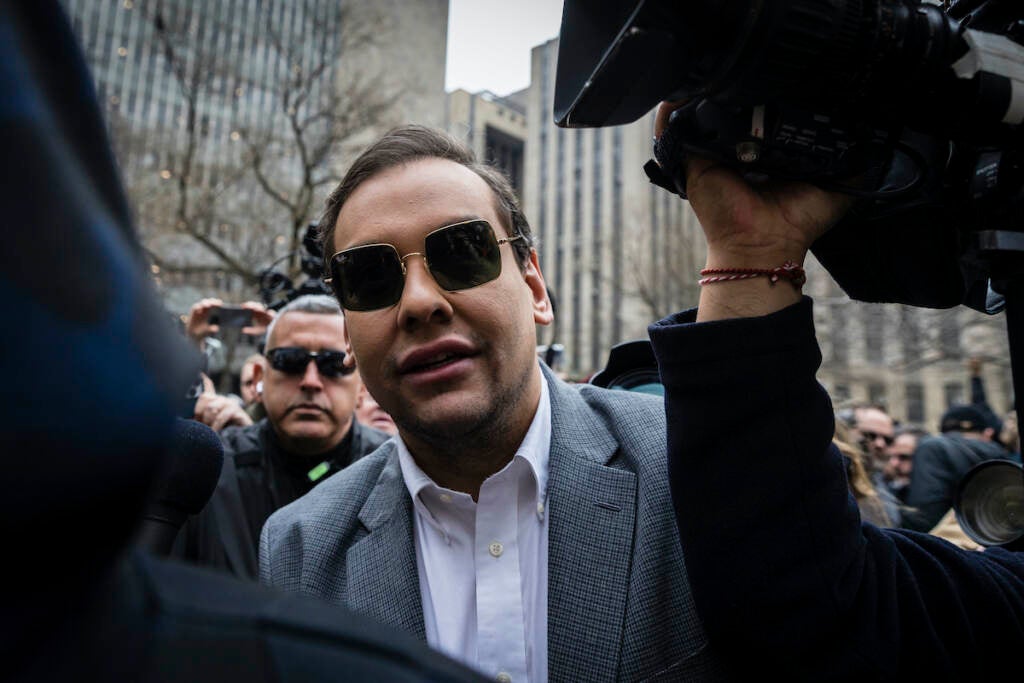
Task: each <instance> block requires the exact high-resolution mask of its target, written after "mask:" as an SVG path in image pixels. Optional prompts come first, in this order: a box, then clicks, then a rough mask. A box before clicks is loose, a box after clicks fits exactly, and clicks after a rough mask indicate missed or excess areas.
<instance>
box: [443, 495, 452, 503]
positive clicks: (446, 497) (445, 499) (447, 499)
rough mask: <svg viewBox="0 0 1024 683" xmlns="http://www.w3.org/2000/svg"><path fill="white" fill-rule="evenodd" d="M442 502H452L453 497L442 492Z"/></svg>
mask: <svg viewBox="0 0 1024 683" xmlns="http://www.w3.org/2000/svg"><path fill="white" fill-rule="evenodd" d="M441 502H442V503H450V502H452V497H451V496H449V495H448V494H447V493H442V494H441Z"/></svg>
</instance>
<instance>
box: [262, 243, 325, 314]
mask: <svg viewBox="0 0 1024 683" xmlns="http://www.w3.org/2000/svg"><path fill="white" fill-rule="evenodd" d="M317 225H318V224H317V223H310V224H309V225H308V226H306V233H305V234H304V235H303V237H302V251H301V252H300V254H299V256H300V259H301V261H300V264H301V267H302V273H303V274H304V275H305V276H306V277H305V278H303V279H302V281H301V282H300V283H299V284H298V285H297V286H296V284H295V282H294V281H293V280H292V278H291V277H289V276H288V275H287V274H286V273H282V272H281V271H279V270H274V266H276V265H277V264H278V263H280V262H281V261H284V260H286V259H289V258H291V257H292V256H293V254H286V255H284V256H282V257H281V258H280V259H278V260H277V261H275V262H274V263H273V264H271V266H270V267H269V268H267V269H266V270H264V271H263V272H262V273H260V298H261V299H262V300H263V305H265V306H266V307H267V308H269V309H272V310H275V311H276V310H280V309H281V308H282V307H284V306H285V305H286V304H287V303H288V302H290V301H292V300H293V299H296V298H298V297H300V296H303V295H305V294H327V295H329V296H330V295H333V292H331V288H330V287H329V286H328V285H327V283H325V282H324V281H323V266H322V264H323V249H322V248H321V247H320V244H319V242H318V241H317V234H318V230H319V229H318V227H317Z"/></svg>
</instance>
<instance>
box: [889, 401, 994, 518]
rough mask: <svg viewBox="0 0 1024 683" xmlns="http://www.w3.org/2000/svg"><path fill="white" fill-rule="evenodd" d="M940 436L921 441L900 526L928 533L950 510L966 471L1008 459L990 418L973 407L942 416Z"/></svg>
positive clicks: (949, 412) (957, 409)
mask: <svg viewBox="0 0 1024 683" xmlns="http://www.w3.org/2000/svg"><path fill="white" fill-rule="evenodd" d="M939 431H940V433H939V434H937V435H935V436H927V437H924V438H923V439H921V441H920V442H919V443H918V445H917V449H916V450H915V451H914V467H913V470H912V471H911V474H910V486H909V487H908V489H907V506H908V507H909V508H911V510H909V511H908V512H907V514H905V515H904V519H903V521H902V523H901V526H902V527H903V528H905V529H913V530H914V531H930V530H931V529H932V528H933V527H935V525H936V524H938V523H939V520H941V519H942V517H943V515H945V514H946V512H947V511H949V509H950V508H952V507H953V499H954V496H955V495H956V486H957V483H958V482H959V481H960V477H962V476H963V475H964V474H965V473H966V472H967V470H969V469H971V468H972V467H974V466H975V465H977V464H978V463H979V462H982V461H983V460H990V459H993V458H1009V457H1010V454H1009V452H1008V451H1007V450H1006V449H1005V448H1003V447H1002V446H1001V445H1000V444H999V442H997V441H996V440H995V439H994V438H993V437H994V436H995V429H994V428H993V427H992V426H991V417H990V416H989V415H988V414H986V413H985V412H984V411H982V410H979V409H978V408H977V407H976V406H974V405H956V406H952V407H951V408H949V409H948V410H947V411H946V412H945V413H943V415H942V419H941V421H940V423H939Z"/></svg>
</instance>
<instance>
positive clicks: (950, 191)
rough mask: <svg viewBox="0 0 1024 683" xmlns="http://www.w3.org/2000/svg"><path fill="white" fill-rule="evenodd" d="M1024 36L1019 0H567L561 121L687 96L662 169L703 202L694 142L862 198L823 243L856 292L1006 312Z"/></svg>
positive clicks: (670, 184)
mask: <svg viewBox="0 0 1024 683" xmlns="http://www.w3.org/2000/svg"><path fill="white" fill-rule="evenodd" d="M1022 42H1024V7H1022V6H1021V3H1019V2H1017V1H1014V0H961V1H959V2H953V3H949V6H948V7H940V6H939V5H937V4H933V3H928V2H921V1H920V0H772V2H754V1H753V0H694V1H692V2H687V3H678V2H675V1H673V0H640V1H639V2H635V1H634V2H599V3H595V2H592V1H590V0H586V1H584V0H567V1H566V3H565V5H564V9H563V16H562V29H561V36H560V44H559V54H558V73H557V79H556V84H555V119H556V122H557V123H558V124H559V125H560V126H563V127H587V126H610V125H617V124H623V123H628V122H631V121H635V120H636V119H638V118H639V117H640V116H642V115H644V114H645V113H647V112H649V111H650V110H651V109H652V108H653V107H654V106H655V105H657V104H658V102H660V101H675V102H679V101H683V102H685V104H683V105H682V106H681V107H680V108H679V109H678V110H677V111H676V112H674V114H673V116H672V120H671V122H670V125H669V127H668V129H667V130H666V132H665V133H664V134H663V135H662V136H661V138H660V139H659V140H658V141H657V144H656V146H655V150H654V152H655V157H656V158H657V160H658V162H659V163H657V164H656V163H649V164H648V165H647V167H646V170H647V172H648V175H649V176H650V177H651V179H652V181H654V182H655V183H657V184H659V185H661V186H663V187H665V188H667V189H669V190H670V191H672V192H676V193H679V194H680V195H682V196H684V197H685V192H686V188H685V174H684V172H683V168H684V163H685V159H686V158H687V156H688V155H690V154H694V155H699V156H702V157H706V158H711V159H714V160H716V161H718V162H719V163H723V164H727V165H729V166H732V167H733V168H736V169H737V170H739V171H741V172H743V173H744V174H745V175H747V177H748V178H750V179H752V180H755V181H756V180H758V179H760V178H775V179H790V180H802V181H807V182H812V183H814V184H817V185H819V186H822V187H825V188H828V189H834V190H840V191H844V192H847V193H850V194H856V195H859V196H861V197H863V200H862V201H861V202H860V204H859V205H858V206H857V207H855V209H854V210H853V211H851V212H850V213H849V214H848V216H847V217H846V218H845V219H844V220H843V222H842V223H841V224H840V225H838V226H836V228H834V229H833V230H831V231H830V232H829V233H827V234H826V235H825V236H824V237H823V238H822V239H820V240H819V241H818V243H816V244H815V245H814V247H813V251H814V253H815V255H816V256H817V258H818V260H819V261H821V263H822V264H823V265H824V266H825V268H826V269H827V270H828V271H829V272H830V273H831V274H832V276H833V277H834V278H835V279H836V281H837V282H838V283H839V284H840V286H842V287H843V289H844V290H845V291H846V292H847V293H848V294H849V295H850V296H851V297H852V298H855V299H859V300H862V301H876V302H897V303H905V304H910V305H915V306H925V307H930V308H949V307H953V306H956V305H959V304H961V303H963V304H966V305H968V306H971V307H972V308H975V309H977V310H981V311H986V312H995V311H996V310H998V308H999V306H1000V302H999V299H998V297H989V282H990V280H991V281H992V284H993V288H994V289H995V290H996V292H997V293H1001V289H1002V288H1001V282H1002V281H1003V280H1006V279H1008V278H1011V277H1015V276H1016V275H1017V273H1018V272H1019V270H1020V267H1019V265H1018V261H1019V253H1020V251H1022V250H1024V238H1022V237H1021V227H1020V226H1021V225H1022V219H1024V211H1022V208H1024V192H1022V186H1024V159H1022V152H1024V144H1022V140H1021V127H1020V123H1021V122H1022V121H1024V48H1022V47H1021V43H1022ZM1007 255H1008V256H1009V257H1007Z"/></svg>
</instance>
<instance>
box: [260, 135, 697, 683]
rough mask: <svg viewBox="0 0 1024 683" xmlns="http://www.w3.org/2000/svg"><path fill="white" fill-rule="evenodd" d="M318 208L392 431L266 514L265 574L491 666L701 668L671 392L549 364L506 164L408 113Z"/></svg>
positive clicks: (334, 276)
mask: <svg viewBox="0 0 1024 683" xmlns="http://www.w3.org/2000/svg"><path fill="white" fill-rule="evenodd" d="M320 225H321V226H322V227H323V229H324V235H323V240H324V250H323V251H324V254H325V256H326V257H327V264H326V265H327V271H328V273H329V277H330V282H331V285H332V287H333V288H334V291H335V293H336V296H337V297H338V300H339V301H340V302H341V306H342V308H343V309H344V311H345V321H346V322H345V349H344V350H345V351H346V352H347V353H349V355H348V356H346V358H345V363H346V364H352V365H358V368H359V372H360V374H361V375H362V378H363V381H364V382H365V384H366V386H367V388H368V389H369V390H370V392H371V393H372V394H373V396H374V397H375V398H376V399H377V401H378V402H379V403H380V405H381V406H382V407H383V408H384V409H385V410H386V411H387V412H388V413H389V414H390V415H391V417H392V418H393V419H394V421H395V424H396V425H397V426H398V435H397V436H396V437H395V438H394V439H393V440H392V441H390V442H388V443H386V444H385V445H384V446H382V447H381V448H380V449H379V450H378V451H377V452H375V453H373V454H371V455H370V456H367V457H366V458H363V459H362V460H361V461H359V462H358V463H355V464H354V465H353V466H351V467H349V468H348V469H346V470H345V471H343V472H341V473H339V474H338V475H337V476H335V477H332V478H331V479H330V480H329V481H327V482H325V483H324V484H323V485H321V486H318V487H317V488H316V489H314V490H313V491H311V492H310V493H309V494H308V495H306V496H304V497H303V498H301V499H299V500H298V501H296V502H295V503H293V504H292V505H289V506H286V507H285V508H284V509H282V510H279V511H278V512H277V513H275V514H274V515H272V516H271V518H270V519H269V520H268V521H267V524H266V525H265V527H264V530H263V536H262V538H261V542H260V578H261V580H262V581H264V582H266V583H269V584H272V585H275V586H278V587H282V588H285V589H288V590H294V591H300V592H303V593H307V594H313V595H318V596H321V597H323V598H325V599H328V600H331V601H333V602H336V603H340V604H343V605H347V606H349V607H351V608H354V609H355V610H357V611H360V612H364V613H368V614H371V615H374V616H375V617H377V618H379V619H381V620H383V621H384V622H386V623H389V624H393V625H396V626H398V627H399V628H402V629H404V630H406V631H408V632H411V633H413V634H414V635H416V636H417V637H419V638H420V639H422V640H424V641H426V642H427V643H429V644H430V645H432V646H433V647H435V648H437V649H439V650H441V651H443V652H446V653H448V654H449V655H451V656H453V657H455V658H456V659H458V660H461V661H463V662H466V663H468V664H470V665H471V666H473V667H475V668H477V669H478V670H480V671H482V672H484V674H485V675H487V676H488V677H491V678H492V679H497V680H500V681H509V680H511V681H518V682H523V681H533V682H535V683H540V682H542V681H546V680H552V681H597V680H613V679H615V680H641V679H649V678H658V679H662V678H663V679H664V680H680V679H686V678H689V677H692V676H693V675H695V674H696V673H697V672H700V673H705V674H707V673H710V672H713V671H714V670H715V668H716V666H717V662H716V661H715V659H714V656H713V653H712V651H711V649H710V648H708V647H707V641H706V638H705V636H704V632H703V629H702V627H701V624H700V621H699V619H698V618H697V616H696V613H695V609H694V605H693V601H692V599H691V596H690V590H689V585H688V582H687V579H686V572H685V569H684V563H683V552H682V546H681V544H680V541H679V538H678V535H677V534H676V531H675V526H674V521H673V519H674V517H673V511H672V505H671V502H670V498H669V490H668V481H667V475H666V471H665V438H664V435H665V420H664V416H665V411H664V406H663V404H662V400H661V399H660V398H659V397H656V396H652V395H647V394H640V393H634V392H625V391H616V390H609V389H603V388H599V387H596V386H592V385H579V386H570V385H568V384H566V383H564V382H563V381H561V380H559V379H557V378H556V377H555V376H554V375H553V373H552V372H551V371H550V369H548V368H547V367H546V366H544V365H543V364H542V363H539V361H538V359H537V355H536V346H537V333H536V326H537V325H547V324H549V323H550V322H551V321H552V307H551V302H550V300H549V298H548V294H547V290H546V287H545V284H544V278H543V275H542V274H541V271H540V267H539V264H538V257H537V253H536V251H535V249H534V248H533V238H532V235H531V232H530V228H529V225H528V223H527V221H526V219H525V217H524V215H523V213H522V211H521V210H520V208H519V204H518V200H517V198H516V196H515V194H514V192H513V190H512V188H511V186H510V184H509V183H508V181H507V179H505V178H504V176H502V175H501V174H500V173H499V172H497V171H496V170H495V169H493V168H490V167H488V166H484V165H481V164H479V163H477V162H476V160H475V159H474V157H473V155H472V153H471V152H470V151H469V150H467V149H466V148H465V146H464V145H462V144H461V143H459V142H457V141H455V140H454V139H452V138H450V137H449V136H448V135H446V134H444V133H441V132H438V131H434V130H431V129H426V128H422V127H418V126H408V127H404V128H400V129H396V130H394V131H391V132H390V133H388V134H387V135H385V136H384V137H383V138H382V139H380V140H378V141H377V142H376V143H374V144H373V145H371V146H370V148H369V149H368V150H367V151H366V152H364V153H363V154H362V155H361V156H360V157H359V158H358V159H357V160H356V161H355V163H354V164H353V166H352V167H351V168H350V169H349V171H348V173H347V174H346V176H345V178H344V179H343V180H342V182H341V184H340V185H339V186H338V188H337V189H336V190H335V191H334V192H333V193H332V195H331V196H330V198H329V199H328V201H327V207H326V210H325V213H324V216H323V218H322V219H321V220H320Z"/></svg>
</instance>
